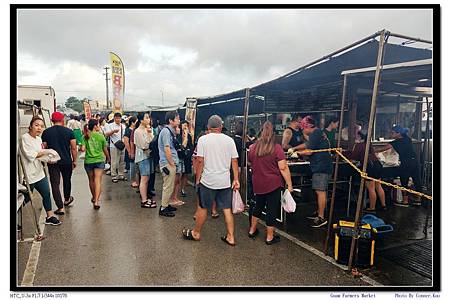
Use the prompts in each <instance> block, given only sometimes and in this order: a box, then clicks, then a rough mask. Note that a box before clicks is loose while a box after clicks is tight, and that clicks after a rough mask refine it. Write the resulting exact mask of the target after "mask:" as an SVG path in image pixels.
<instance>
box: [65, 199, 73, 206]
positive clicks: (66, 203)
mask: <svg viewBox="0 0 450 300" xmlns="http://www.w3.org/2000/svg"><path fill="white" fill-rule="evenodd" d="M73 200H74V199H73V197H70V198H69V201H64V206H69V205H70V204H72V202H73Z"/></svg>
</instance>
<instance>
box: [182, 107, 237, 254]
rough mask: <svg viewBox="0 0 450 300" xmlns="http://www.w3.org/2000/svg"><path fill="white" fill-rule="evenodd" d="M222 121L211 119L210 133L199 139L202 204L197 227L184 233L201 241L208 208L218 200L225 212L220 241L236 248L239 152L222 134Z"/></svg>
mask: <svg viewBox="0 0 450 300" xmlns="http://www.w3.org/2000/svg"><path fill="white" fill-rule="evenodd" d="M222 128H223V121H222V119H221V118H220V117H219V116H218V115H213V116H211V117H210V118H209V120H208V130H209V134H207V135H204V136H202V137H200V138H199V139H198V144H197V157H196V158H197V160H198V165H197V166H196V168H198V172H196V180H195V183H196V186H197V191H198V198H199V201H198V202H199V203H198V207H197V212H196V213H195V216H196V219H195V228H194V229H192V230H191V229H184V230H183V232H182V234H183V237H184V238H185V239H188V240H195V241H198V240H200V235H201V229H202V227H203V225H204V224H205V221H206V218H207V215H208V209H211V208H212V203H213V202H214V201H215V202H216V204H217V208H218V209H223V214H224V216H225V223H226V229H227V234H226V235H225V236H222V237H221V240H222V241H223V242H225V243H227V244H228V245H230V246H234V245H235V240H234V219H233V214H232V212H231V202H232V189H233V190H236V191H237V190H239V174H238V153H237V150H236V146H235V144H234V141H233V139H232V138H231V137H229V136H227V135H225V134H223V133H222ZM230 166H232V168H233V183H232V184H231V182H230Z"/></svg>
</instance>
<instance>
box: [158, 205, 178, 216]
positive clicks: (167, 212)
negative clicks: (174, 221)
mask: <svg viewBox="0 0 450 300" xmlns="http://www.w3.org/2000/svg"><path fill="white" fill-rule="evenodd" d="M161 208H162V207H160V208H159V215H160V216H164V217H175V214H174V213H173V212H172V211H171V210H170V209H169V206H168V207H166V208H164V209H161Z"/></svg>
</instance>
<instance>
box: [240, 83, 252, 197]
mask: <svg viewBox="0 0 450 300" xmlns="http://www.w3.org/2000/svg"><path fill="white" fill-rule="evenodd" d="M249 106H250V88H246V89H245V99H244V124H243V126H242V149H241V162H242V164H241V176H240V177H241V178H240V179H241V183H242V184H241V185H242V187H243V188H242V189H241V191H242V193H243V194H242V199H244V200H245V201H244V202H245V204H247V147H246V145H247V128H248V110H249ZM244 163H245V166H244Z"/></svg>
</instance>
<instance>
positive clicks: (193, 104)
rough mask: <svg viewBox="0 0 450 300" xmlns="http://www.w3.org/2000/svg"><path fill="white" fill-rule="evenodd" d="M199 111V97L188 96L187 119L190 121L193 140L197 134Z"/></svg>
mask: <svg viewBox="0 0 450 300" xmlns="http://www.w3.org/2000/svg"><path fill="white" fill-rule="evenodd" d="M196 112H197V99H195V98H187V99H186V115H185V117H184V118H185V120H186V121H188V122H189V133H190V134H191V136H192V140H194V134H195V117H196Z"/></svg>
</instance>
